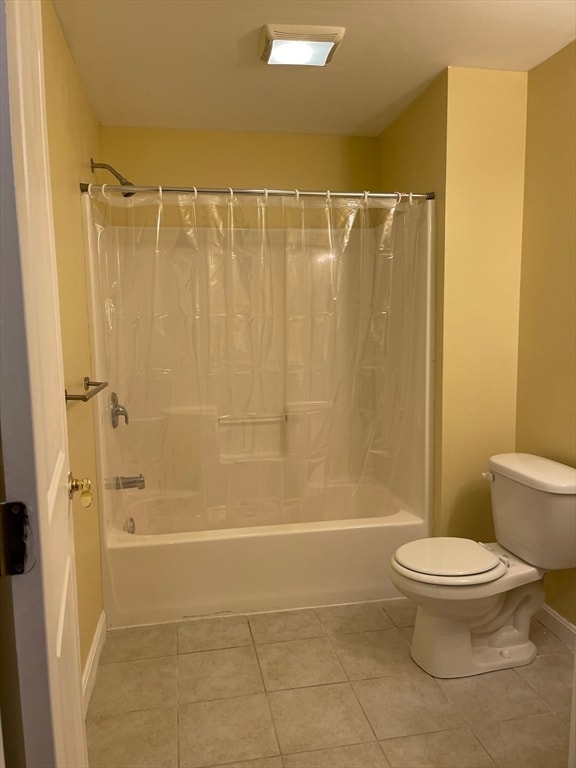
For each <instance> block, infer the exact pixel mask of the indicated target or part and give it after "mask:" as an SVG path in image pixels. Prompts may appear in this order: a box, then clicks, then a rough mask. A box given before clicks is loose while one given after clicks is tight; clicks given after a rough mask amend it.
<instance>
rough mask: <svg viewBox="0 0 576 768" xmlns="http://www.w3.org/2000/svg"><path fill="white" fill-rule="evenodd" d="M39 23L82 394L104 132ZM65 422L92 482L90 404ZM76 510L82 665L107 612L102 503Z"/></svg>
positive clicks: (67, 322) (70, 334)
mask: <svg viewBox="0 0 576 768" xmlns="http://www.w3.org/2000/svg"><path fill="white" fill-rule="evenodd" d="M42 22H43V28H44V71H45V78H46V83H45V85H46V111H47V117H48V141H49V147H50V172H51V178H52V203H53V208H54V228H55V237H56V251H57V258H58V281H59V291H60V311H61V312H60V314H61V322H62V343H63V349H64V380H65V385H66V389H67V390H68V391H69V392H81V391H82V382H83V379H84V376H88V375H90V374H91V372H92V369H91V362H90V341H89V334H88V312H87V298H86V276H85V271H84V242H83V234H82V218H81V209H80V193H79V187H78V184H79V182H80V180H86V179H88V178H89V176H90V156H91V155H98V154H99V153H100V128H99V125H98V123H97V121H96V119H95V117H94V114H93V112H92V109H91V107H90V105H89V104H88V101H87V99H86V96H85V94H84V90H83V87H82V83H81V81H80V78H79V76H78V73H77V70H76V66H75V64H74V62H73V60H72V57H71V55H70V51H69V50H68V46H67V45H66V42H65V40H64V36H63V35H62V30H61V28H60V24H59V22H58V20H57V18H56V14H55V12H54V9H53V7H52V3H51V2H43V4H42ZM67 417H68V439H69V447H70V467H71V470H72V471H73V473H74V474H75V476H76V477H91V478H92V480H93V481H94V485H95V480H96V461H95V440H94V425H93V421H92V404H91V403H81V402H78V403H69V404H68V407H67ZM73 508H74V513H73V514H74V538H75V544H76V574H77V586H78V610H79V619H80V650H81V655H82V664H83V665H84V663H85V661H86V657H87V655H88V651H89V649H90V645H91V643H92V638H93V636H94V631H95V629H96V625H97V622H98V619H99V618H100V613H101V611H102V589H101V573H100V534H99V527H98V500H97V499H95V501H94V503H93V505H92V507H91V508H90V509H88V510H87V509H83V508H82V507H81V506H80V504H79V502H78V499H75V501H74V504H73Z"/></svg>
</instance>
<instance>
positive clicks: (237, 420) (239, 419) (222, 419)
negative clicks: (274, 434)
mask: <svg viewBox="0 0 576 768" xmlns="http://www.w3.org/2000/svg"><path fill="white" fill-rule="evenodd" d="M287 418H288V414H286V413H280V414H279V415H278V416H272V415H270V416H259V415H258V414H256V413H247V414H246V415H245V416H232V415H225V416H218V423H219V424H246V422H250V423H254V422H256V423H258V424H274V423H275V422H277V421H286V420H287Z"/></svg>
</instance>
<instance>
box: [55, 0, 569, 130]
mask: <svg viewBox="0 0 576 768" xmlns="http://www.w3.org/2000/svg"><path fill="white" fill-rule="evenodd" d="M54 5H55V8H56V12H57V14H58V16H59V18H60V21H61V24H62V27H63V29H64V34H65V36H66V39H67V41H68V44H69V46H70V49H71V51H72V55H73V57H74V59H75V61H76V63H77V66H78V69H79V71H80V75H81V77H82V80H83V82H84V85H85V88H86V91H87V93H88V97H89V99H90V101H91V103H92V105H93V107H94V109H95V111H96V114H97V116H98V118H99V120H100V122H101V123H102V124H103V125H124V126H148V127H164V128H169V127H170V128H187V129H192V130H221V131H259V132H273V133H315V134H336V135H356V136H375V135H377V134H378V133H379V132H380V131H381V130H382V129H383V128H384V127H385V126H386V125H387V124H388V123H390V122H391V121H392V120H393V119H394V118H395V117H396V116H397V115H398V114H399V113H400V112H401V111H402V110H403V109H404V108H405V107H406V106H407V105H408V104H409V103H410V102H411V101H412V100H413V99H414V98H415V96H417V95H418V93H420V92H421V91H422V90H423V89H424V88H425V87H426V85H427V84H428V83H429V82H430V81H431V80H432V79H433V78H434V77H436V76H437V75H438V74H439V73H440V72H441V71H442V70H443V69H444V68H445V67H447V66H458V67H480V68H487V69H505V70H520V71H526V70H529V69H531V68H532V67H534V66H535V65H536V64H539V63H540V62H541V61H544V60H545V59H546V58H548V57H549V56H551V55H552V54H553V53H555V52H556V51H558V50H559V49H560V48H562V47H563V46H565V45H566V44H568V43H569V42H570V41H571V40H572V39H573V38H574V37H575V25H576V3H575V2H574V0H54ZM267 23H271V24H320V25H327V26H343V27H345V28H346V33H345V36H344V41H343V43H342V45H341V46H340V48H339V50H338V51H337V52H336V54H335V56H334V59H333V61H332V63H331V64H330V65H329V66H328V67H326V68H323V67H322V68H320V67H277V66H276V67H271V66H268V65H266V64H264V63H262V62H261V61H260V60H259V58H258V50H257V49H258V37H259V32H260V29H261V27H262V26H263V25H264V24H267Z"/></svg>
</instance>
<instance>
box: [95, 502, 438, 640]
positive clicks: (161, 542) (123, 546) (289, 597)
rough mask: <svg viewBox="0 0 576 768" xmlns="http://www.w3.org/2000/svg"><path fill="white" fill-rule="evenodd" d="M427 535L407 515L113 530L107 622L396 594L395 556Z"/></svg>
mask: <svg viewBox="0 0 576 768" xmlns="http://www.w3.org/2000/svg"><path fill="white" fill-rule="evenodd" d="M426 535H427V531H426V529H425V524H424V521H423V520H422V519H420V518H419V517H416V516H415V515H413V514H411V513H410V512H407V511H403V510H401V511H398V512H396V513H394V514H392V515H388V516H386V517H378V518H364V519H359V520H337V521H332V522H317V523H300V524H281V525H274V526H271V525H270V526H260V527H252V528H243V529H242V528H241V529H236V530H214V531H203V532H194V533H168V534H158V535H154V536H152V535H138V534H130V533H127V532H125V531H121V530H117V529H112V530H109V531H108V537H107V538H108V540H107V547H106V550H105V553H106V554H105V558H106V560H107V562H106V563H105V564H104V591H105V605H106V612H107V617H108V625H109V626H111V627H121V626H130V625H137V624H148V623H154V622H162V621H177V620H179V619H183V618H186V617H191V616H199V615H205V614H215V613H227V612H231V613H244V612H251V611H267V610H277V609H285V608H302V607H306V606H314V605H329V604H335V603H347V602H356V601H363V600H377V599H385V598H389V597H396V596H398V593H397V592H396V590H395V589H394V587H393V586H392V585H391V583H390V580H389V578H388V572H387V568H388V561H389V559H390V556H391V555H392V553H393V552H394V550H395V549H396V548H397V547H399V546H400V545H401V544H404V543H405V542H408V541H412V540H414V539H418V538H422V537H424V536H426Z"/></svg>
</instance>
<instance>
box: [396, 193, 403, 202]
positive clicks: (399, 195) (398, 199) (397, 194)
mask: <svg viewBox="0 0 576 768" xmlns="http://www.w3.org/2000/svg"><path fill="white" fill-rule="evenodd" d="M396 196H397V197H396V205H400V203H401V202H402V192H396Z"/></svg>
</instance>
